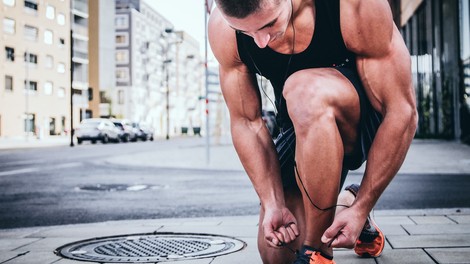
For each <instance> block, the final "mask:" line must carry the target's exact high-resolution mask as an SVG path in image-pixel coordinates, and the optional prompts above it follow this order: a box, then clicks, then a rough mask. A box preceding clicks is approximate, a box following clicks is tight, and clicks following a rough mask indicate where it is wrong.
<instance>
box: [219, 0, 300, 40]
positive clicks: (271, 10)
mask: <svg viewBox="0 0 470 264" xmlns="http://www.w3.org/2000/svg"><path fill="white" fill-rule="evenodd" d="M277 2H278V1H275V0H263V3H261V7H260V10H258V11H257V12H255V13H253V14H251V15H249V16H247V17H245V18H234V17H229V16H227V15H225V14H224V13H223V12H222V15H223V16H224V18H225V20H226V21H227V23H228V24H229V25H230V27H232V28H233V29H235V30H237V31H240V32H241V33H243V34H246V35H248V36H250V37H252V38H253V39H254V41H255V43H256V45H258V47H260V48H265V47H266V46H268V45H269V44H270V43H273V42H275V41H276V40H280V39H282V38H283V37H284V34H285V32H286V30H287V27H288V26H289V21H290V19H291V16H292V7H291V0H281V1H280V3H277Z"/></svg>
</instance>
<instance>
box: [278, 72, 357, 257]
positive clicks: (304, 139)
mask: <svg viewBox="0 0 470 264" xmlns="http://www.w3.org/2000/svg"><path fill="white" fill-rule="evenodd" d="M283 95H284V97H285V99H286V102H287V109H288V112H289V116H290V117H291V119H292V121H293V124H294V129H295V133H296V142H297V144H296V161H297V167H298V172H299V174H300V175H299V176H300V179H301V180H302V182H303V185H304V187H305V189H306V190H307V192H308V194H309V195H310V198H311V199H312V201H313V203H314V204H315V205H316V206H318V207H320V208H327V207H331V206H333V205H335V204H336V202H337V198H338V190H339V182H340V175H341V167H342V161H343V156H344V153H348V152H351V151H352V148H353V146H354V142H355V140H356V134H357V131H356V128H357V124H358V122H359V115H360V112H359V111H360V106H359V97H358V95H357V92H356V90H355V89H354V87H353V86H352V84H351V83H350V82H349V80H348V79H346V78H345V77H344V76H343V75H342V74H341V73H339V72H338V71H337V70H335V69H331V68H329V69H308V70H303V71H299V72H296V73H294V74H293V75H291V76H290V77H289V79H288V80H287V81H286V85H285V87H284V93H283ZM299 186H300V187H299V188H300V189H301V190H302V191H303V187H302V186H301V184H299ZM303 202H304V208H305V216H306V219H307V221H306V232H307V234H306V236H305V240H304V244H306V245H309V246H312V247H314V248H318V249H321V250H322V251H323V252H324V253H327V254H332V253H333V251H332V249H331V248H328V247H327V245H324V244H322V243H321V236H322V235H323V232H324V231H325V230H326V228H328V227H329V226H330V225H331V223H332V221H333V218H334V213H335V209H332V210H328V211H322V210H318V208H315V207H314V206H313V205H312V203H311V202H310V200H309V198H308V197H307V195H306V194H305V193H303Z"/></svg>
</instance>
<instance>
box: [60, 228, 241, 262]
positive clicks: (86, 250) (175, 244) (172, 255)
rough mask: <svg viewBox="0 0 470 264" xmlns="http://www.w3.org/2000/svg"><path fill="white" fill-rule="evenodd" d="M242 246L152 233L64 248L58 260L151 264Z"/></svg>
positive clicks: (215, 238)
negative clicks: (61, 258) (63, 258)
mask: <svg viewBox="0 0 470 264" xmlns="http://www.w3.org/2000/svg"><path fill="white" fill-rule="evenodd" d="M245 245H246V244H245V242H243V241H241V240H238V239H236V238H232V237H226V236H219V235H209V234H179V233H153V234H132V235H121V236H112V237H102V238H93V239H88V240H82V241H78V242H74V243H70V244H67V245H64V246H62V247H60V248H58V249H56V250H55V253H56V254H57V255H59V256H62V257H65V258H69V259H74V260H82V261H90V262H99V263H104V262H106V263H107V262H111V263H155V262H167V261H177V260H188V259H200V258H209V257H216V256H221V255H226V254H230V253H233V252H236V251H239V250H241V249H243V248H244V247H245Z"/></svg>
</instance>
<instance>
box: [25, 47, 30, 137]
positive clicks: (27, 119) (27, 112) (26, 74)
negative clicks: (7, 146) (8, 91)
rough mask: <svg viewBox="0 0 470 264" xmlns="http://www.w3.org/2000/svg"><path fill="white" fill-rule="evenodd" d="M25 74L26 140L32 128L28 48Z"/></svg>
mask: <svg viewBox="0 0 470 264" xmlns="http://www.w3.org/2000/svg"><path fill="white" fill-rule="evenodd" d="M24 65H25V69H24V74H25V81H24V82H25V94H24V96H25V102H24V103H25V104H24V108H25V109H24V111H25V113H24V114H25V130H26V142H28V141H29V131H30V130H31V128H30V125H29V88H30V83H29V52H28V50H27V49H26V51H25V53H24Z"/></svg>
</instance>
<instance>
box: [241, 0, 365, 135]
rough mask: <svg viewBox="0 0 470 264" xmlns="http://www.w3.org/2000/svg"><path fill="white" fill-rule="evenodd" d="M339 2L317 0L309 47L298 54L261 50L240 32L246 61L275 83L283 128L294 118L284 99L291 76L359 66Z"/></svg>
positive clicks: (337, 0)
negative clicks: (342, 22) (346, 41)
mask: <svg viewBox="0 0 470 264" xmlns="http://www.w3.org/2000/svg"><path fill="white" fill-rule="evenodd" d="M339 1H340V0H315V9H316V10H315V14H316V17H315V30H314V34H313V37H312V40H311V42H310V44H309V46H308V47H307V48H306V49H305V50H304V51H302V52H300V53H297V54H293V55H291V54H281V53H278V52H276V51H274V50H272V49H271V48H269V47H266V48H264V49H261V48H259V47H258V46H257V45H256V43H255V42H254V40H253V38H251V37H250V36H247V35H245V34H243V33H240V32H237V33H236V37H237V46H238V53H239V55H240V59H241V60H242V62H243V63H244V64H245V65H246V66H247V67H248V69H249V70H250V71H251V72H253V73H258V74H260V75H262V76H264V77H266V78H267V79H268V80H269V81H270V82H271V84H272V86H273V88H274V93H275V96H276V98H275V100H276V107H277V110H278V113H279V116H278V117H280V118H281V120H279V121H281V123H283V124H284V125H283V127H285V125H288V124H286V122H287V121H290V120H289V118H288V115H287V109H286V108H285V102H283V101H284V99H283V98H282V89H283V87H284V82H285V81H286V79H287V77H289V76H290V75H291V74H292V73H294V72H296V71H299V70H302V69H308V68H323V67H338V66H341V67H351V68H354V69H355V67H356V66H355V65H356V63H355V55H354V54H353V53H352V52H350V51H348V50H347V48H346V46H345V45H344V40H343V37H342V35H341V28H340V17H339V13H340V10H339ZM291 56H292V58H291ZM289 59H291V62H290V64H289ZM288 64H289V65H288ZM286 117H287V118H286ZM287 123H290V122H287Z"/></svg>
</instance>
